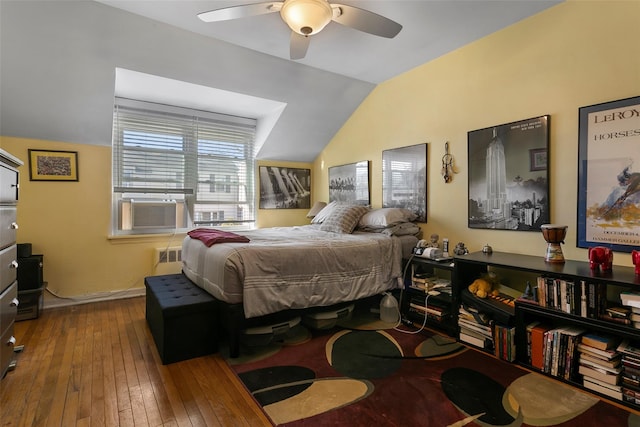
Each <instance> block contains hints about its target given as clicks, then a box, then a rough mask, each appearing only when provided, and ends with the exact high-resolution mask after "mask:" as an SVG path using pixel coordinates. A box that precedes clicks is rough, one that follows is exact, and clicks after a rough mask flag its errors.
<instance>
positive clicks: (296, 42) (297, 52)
mask: <svg viewBox="0 0 640 427" xmlns="http://www.w3.org/2000/svg"><path fill="white" fill-rule="evenodd" d="M310 41H311V37H309V36H303V35H302V34H298V33H296V32H295V31H291V46H290V48H289V57H290V58H291V59H302V58H304V57H305V56H306V54H307V49H308V48H309V42H310Z"/></svg>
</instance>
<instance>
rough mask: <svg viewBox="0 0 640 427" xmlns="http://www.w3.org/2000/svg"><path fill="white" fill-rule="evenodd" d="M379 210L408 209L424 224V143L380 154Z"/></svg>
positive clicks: (425, 181) (425, 169)
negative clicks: (380, 190) (381, 208)
mask: <svg viewBox="0 0 640 427" xmlns="http://www.w3.org/2000/svg"><path fill="white" fill-rule="evenodd" d="M382 207H383V208H405V209H409V210H410V211H412V212H413V213H415V214H416V215H417V216H418V217H417V218H416V221H417V222H427V144H417V145H411V146H409V147H402V148H394V149H391V150H384V151H383V152H382Z"/></svg>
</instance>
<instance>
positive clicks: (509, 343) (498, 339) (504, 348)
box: [493, 325, 516, 362]
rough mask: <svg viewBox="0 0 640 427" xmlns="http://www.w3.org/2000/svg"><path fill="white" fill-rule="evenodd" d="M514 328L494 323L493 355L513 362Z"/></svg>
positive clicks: (514, 356)
mask: <svg viewBox="0 0 640 427" xmlns="http://www.w3.org/2000/svg"><path fill="white" fill-rule="evenodd" d="M515 330H516V328H515V327H513V326H502V325H495V327H494V337H493V342H494V355H495V356H496V357H498V358H499V359H502V360H506V361H508V362H513V361H514V360H515V359H516V343H515Z"/></svg>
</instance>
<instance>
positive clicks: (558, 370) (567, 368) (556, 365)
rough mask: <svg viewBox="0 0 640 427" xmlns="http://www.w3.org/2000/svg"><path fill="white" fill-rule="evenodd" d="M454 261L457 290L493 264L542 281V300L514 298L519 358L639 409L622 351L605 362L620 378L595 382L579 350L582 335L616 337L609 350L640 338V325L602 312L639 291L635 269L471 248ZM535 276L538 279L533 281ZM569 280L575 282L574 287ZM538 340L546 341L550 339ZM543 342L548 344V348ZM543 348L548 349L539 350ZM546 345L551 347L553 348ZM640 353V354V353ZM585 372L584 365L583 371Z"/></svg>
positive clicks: (639, 279) (531, 366) (520, 361)
mask: <svg viewBox="0 0 640 427" xmlns="http://www.w3.org/2000/svg"><path fill="white" fill-rule="evenodd" d="M455 262H456V270H457V272H456V277H457V280H458V282H457V284H454V292H456V291H455V289H458V291H457V292H458V293H462V292H464V290H465V289H466V286H467V285H468V284H469V283H471V281H473V279H474V278H475V277H479V276H480V275H481V274H482V273H484V272H486V271H487V270H488V269H490V268H500V269H506V270H509V271H511V272H513V274H514V275H515V276H516V277H517V276H518V275H522V277H523V279H522V282H523V283H522V284H521V285H524V282H526V281H529V282H531V284H532V285H534V286H533V287H534V289H535V288H537V287H540V286H544V288H545V290H546V292H547V294H544V293H543V294H541V293H540V292H536V294H537V295H539V296H540V295H542V298H544V299H543V300H541V301H533V300H524V299H516V301H515V307H514V325H515V344H516V355H515V362H516V363H518V364H520V365H522V366H525V367H527V368H529V369H531V370H533V371H537V372H540V373H542V374H544V375H548V376H550V377H553V378H555V379H558V380H560V381H563V382H565V383H567V384H570V385H572V386H574V387H578V388H581V389H583V390H587V391H589V392H591V393H594V394H597V395H600V396H601V397H604V398H607V399H609V400H614V401H616V402H618V403H620V404H622V405H625V406H628V407H630V408H633V409H635V410H638V409H640V397H636V399H635V400H631V399H627V398H626V397H625V395H624V393H623V391H624V390H625V389H624V386H625V385H624V384H623V380H622V378H623V375H624V372H623V371H624V366H623V364H622V362H620V363H618V362H617V359H619V358H621V356H622V355H621V354H619V355H614V354H612V355H611V357H610V359H611V360H613V362H607V363H611V364H612V365H615V369H612V372H618V371H622V372H621V373H619V374H617V375H619V377H618V378H617V379H616V378H613V379H612V381H611V383H610V384H609V385H599V384H595V383H593V382H591V378H588V377H587V376H583V375H582V374H580V372H579V371H580V367H581V366H583V365H584V364H583V363H582V362H580V358H584V359H588V357H583V355H584V354H585V353H584V352H583V351H582V350H580V351H578V345H579V344H580V342H581V339H582V338H581V337H582V335H584V334H595V335H601V336H605V337H610V338H612V339H613V340H614V341H615V342H616V345H615V346H614V349H613V350H611V351H614V352H615V350H616V348H617V343H620V342H632V343H634V342H636V343H638V342H640V329H636V328H634V327H633V325H632V324H624V323H620V322H619V320H616V319H606V318H605V316H601V315H602V314H606V313H608V312H609V311H607V310H606V309H607V308H608V307H610V306H612V305H617V306H620V305H622V303H621V300H620V294H621V293H624V292H632V291H636V292H637V291H638V290H639V288H638V285H640V277H638V276H636V275H635V271H634V269H633V268H631V267H622V266H614V267H613V270H612V271H608V272H601V271H599V270H591V269H590V267H589V263H588V262H580V261H572V260H567V261H566V262H565V263H563V264H554V263H547V262H545V261H544V257H542V256H540V257H535V256H529V255H519V254H507V253H500V252H494V253H492V254H484V253H473V254H469V255H466V256H464V257H460V258H458V257H457V258H456V261H455ZM525 277H526V279H525ZM531 277H535V278H539V279H540V280H539V281H537V282H535V283H533V282H532V279H531ZM569 284H574V285H575V286H574V287H573V288H572V287H571V285H569ZM582 284H584V286H582ZM569 289H570V290H569ZM583 289H585V290H586V292H587V295H585V298H584V299H582V298H581V297H582V291H583ZM548 292H551V293H552V294H553V295H555V298H556V299H555V300H554V299H553V297H551V298H550V299H549V295H548ZM585 300H586V305H588V309H587V310H585V309H584V307H585V306H584V305H581V303H582V302H583V301H585ZM536 337H537V338H536ZM540 337H542V338H540ZM539 339H544V340H546V341H545V342H546V344H544V342H542V341H539ZM545 345H547V346H550V347H544V346H545ZM543 349H544V350H545V352H544V353H538V352H539V351H542V350H543ZM546 349H553V351H547V350H546ZM625 357H628V358H629V361H628V363H631V360H632V358H633V357H634V356H633V355H627V356H625ZM637 357H638V359H640V353H639V354H638V355H637ZM605 359H606V358H605ZM622 360H623V361H624V360H625V358H624V357H622ZM603 363H604V362H603ZM587 371H588V370H587V369H584V368H583V369H582V372H587ZM601 383H602V381H601V382H600V384H601ZM594 384H595V385H594ZM612 390H613V391H612ZM615 390H619V391H615ZM638 396H640V391H639V392H638Z"/></svg>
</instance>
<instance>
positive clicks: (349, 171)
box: [329, 160, 370, 206]
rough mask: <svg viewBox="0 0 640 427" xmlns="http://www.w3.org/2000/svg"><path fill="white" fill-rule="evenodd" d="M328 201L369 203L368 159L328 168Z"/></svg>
mask: <svg viewBox="0 0 640 427" xmlns="http://www.w3.org/2000/svg"><path fill="white" fill-rule="evenodd" d="M329 202H345V203H350V204H353V205H363V206H366V205H368V204H369V203H370V194H369V161H368V160H363V161H361V162H356V163H349V164H346V165H340V166H332V167H330V168H329Z"/></svg>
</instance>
